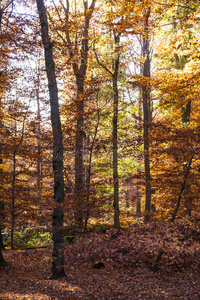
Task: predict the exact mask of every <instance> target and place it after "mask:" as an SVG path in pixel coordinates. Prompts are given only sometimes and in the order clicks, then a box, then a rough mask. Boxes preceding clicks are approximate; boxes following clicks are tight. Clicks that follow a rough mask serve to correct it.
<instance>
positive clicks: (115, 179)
mask: <svg viewBox="0 0 200 300" xmlns="http://www.w3.org/2000/svg"><path fill="white" fill-rule="evenodd" d="M119 41H120V36H119V35H115V46H116V47H118V46H119ZM118 71H119V53H118V55H117V58H116V59H115V61H114V73H113V92H114V101H113V183H114V202H113V206H114V228H115V229H119V214H120V211H119V176H118V105H119V94H118V84H117V83H118Z"/></svg>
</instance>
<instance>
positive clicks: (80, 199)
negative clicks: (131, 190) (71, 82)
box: [75, 74, 85, 228]
mask: <svg viewBox="0 0 200 300" xmlns="http://www.w3.org/2000/svg"><path fill="white" fill-rule="evenodd" d="M76 85H77V97H76V112H77V121H76V145H75V199H76V210H75V220H76V222H77V225H78V227H79V228H82V227H83V214H84V212H83V210H84V205H83V204H84V194H85V189H84V165H83V138H84V131H83V126H84V100H83V94H84V78H82V76H80V75H78V74H77V75H76Z"/></svg>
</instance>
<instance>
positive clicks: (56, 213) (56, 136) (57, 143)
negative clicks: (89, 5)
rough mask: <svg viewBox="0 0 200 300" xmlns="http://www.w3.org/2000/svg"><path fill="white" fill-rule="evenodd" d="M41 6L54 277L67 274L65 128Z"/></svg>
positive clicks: (39, 4) (39, 5)
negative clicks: (49, 133) (50, 151)
mask: <svg viewBox="0 0 200 300" xmlns="http://www.w3.org/2000/svg"><path fill="white" fill-rule="evenodd" d="M37 8H38V14H39V19H40V25H41V35H42V42H43V46H44V52H45V65H46V72H47V78H48V87H49V96H50V106H51V123H52V131H53V171H54V201H55V207H54V209H53V215H52V218H53V253H52V268H51V271H52V275H51V277H50V278H51V279H57V278H59V277H65V276H66V275H65V271H64V253H63V203H64V179H63V143H62V128H61V122H60V114H59V102H58V88H57V82H56V75H55V65H54V59H53V52H52V51H53V49H52V43H51V41H50V37H49V28H48V20H47V14H46V8H45V6H44V2H43V0H37Z"/></svg>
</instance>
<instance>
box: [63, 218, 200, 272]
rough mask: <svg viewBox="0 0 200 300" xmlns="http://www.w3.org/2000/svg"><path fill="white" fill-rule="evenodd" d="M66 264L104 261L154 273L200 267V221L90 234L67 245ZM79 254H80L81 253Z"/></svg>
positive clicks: (160, 224)
mask: <svg viewBox="0 0 200 300" xmlns="http://www.w3.org/2000/svg"><path fill="white" fill-rule="evenodd" d="M65 249H66V262H67V261H73V263H74V264H81V263H83V262H87V263H90V264H91V265H93V264H95V263H97V262H103V263H104V264H105V266H106V265H110V264H111V265H113V266H114V267H116V268H129V267H131V268H140V267H144V266H145V267H148V268H150V269H151V270H153V271H157V270H158V269H163V270H164V271H166V272H170V271H171V270H172V269H173V270H177V271H180V270H182V269H189V268H193V269H194V268H195V269H197V270H198V268H199V267H200V227H199V220H198V218H187V219H184V220H177V221H176V222H175V223H167V222H166V223H150V224H146V225H143V226H141V225H140V226H134V228H132V229H129V230H123V231H116V230H112V229H109V230H107V231H106V232H105V233H98V234H97V233H89V234H85V235H81V236H79V237H77V238H76V239H75V241H74V243H73V245H69V244H66V245H65ZM77 253H78V254H77Z"/></svg>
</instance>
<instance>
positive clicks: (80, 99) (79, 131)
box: [65, 0, 96, 227]
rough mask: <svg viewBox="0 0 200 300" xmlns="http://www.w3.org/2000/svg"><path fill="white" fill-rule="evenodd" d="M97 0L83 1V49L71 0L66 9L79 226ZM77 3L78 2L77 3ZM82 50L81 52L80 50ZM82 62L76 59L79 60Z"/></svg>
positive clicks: (76, 213)
mask: <svg viewBox="0 0 200 300" xmlns="http://www.w3.org/2000/svg"><path fill="white" fill-rule="evenodd" d="M95 3H96V0H92V2H91V4H90V6H88V1H83V4H84V21H83V29H82V30H81V33H80V34H81V49H80V50H78V43H79V41H78V37H77V36H76V37H75V41H74V43H73V42H72V39H71V38H70V29H69V26H70V20H69V9H70V5H69V0H67V7H66V9H65V26H66V27H65V34H66V45H67V48H68V52H69V56H70V59H71V60H73V63H72V67H73V72H74V76H75V78H76V86H77V94H76V114H77V121H76V144H75V199H76V202H77V209H76V212H75V219H76V221H77V224H78V226H79V227H82V226H83V207H84V206H83V202H84V194H85V189H84V165H83V140H84V102H85V95H84V81H85V77H86V72H87V60H88V52H89V33H88V30H89V27H90V20H91V17H92V13H93V10H94V7H95ZM75 5H76V4H75ZM79 51H80V52H79ZM78 56H80V64H79V63H77V62H76V61H77V60H79V57H78Z"/></svg>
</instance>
